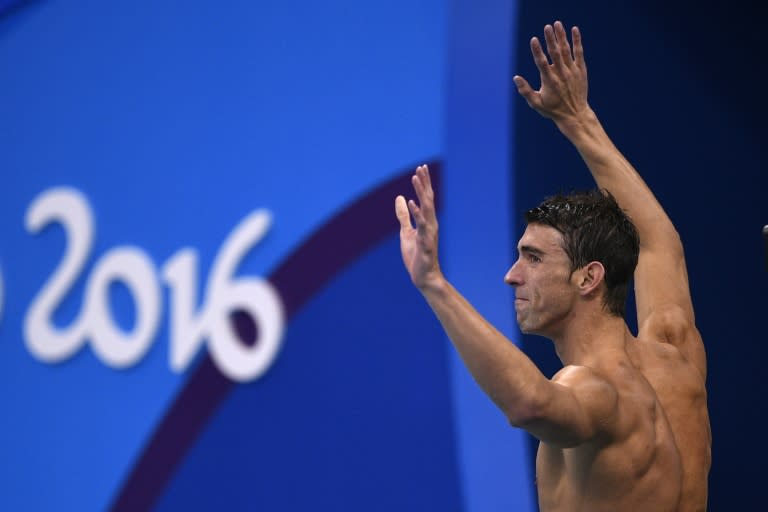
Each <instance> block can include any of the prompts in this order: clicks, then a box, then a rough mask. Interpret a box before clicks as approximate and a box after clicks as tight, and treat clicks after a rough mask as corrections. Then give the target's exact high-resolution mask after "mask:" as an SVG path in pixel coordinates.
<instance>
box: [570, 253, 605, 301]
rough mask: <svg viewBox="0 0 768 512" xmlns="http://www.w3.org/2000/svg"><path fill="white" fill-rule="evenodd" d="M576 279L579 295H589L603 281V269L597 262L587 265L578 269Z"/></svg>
mask: <svg viewBox="0 0 768 512" xmlns="http://www.w3.org/2000/svg"><path fill="white" fill-rule="evenodd" d="M578 279H579V281H578V283H577V284H578V286H579V293H580V294H581V295H583V296H586V295H590V294H591V293H593V292H594V291H595V290H597V289H598V288H599V287H600V285H601V284H602V283H603V282H604V281H605V267H603V264H602V263H600V262H599V261H592V262H590V263H587V264H586V265H585V266H583V267H582V268H581V269H579V276H578Z"/></svg>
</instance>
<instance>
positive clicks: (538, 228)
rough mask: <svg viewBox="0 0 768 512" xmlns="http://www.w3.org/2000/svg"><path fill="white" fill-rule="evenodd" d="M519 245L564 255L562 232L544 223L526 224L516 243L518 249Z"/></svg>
mask: <svg viewBox="0 0 768 512" xmlns="http://www.w3.org/2000/svg"><path fill="white" fill-rule="evenodd" d="M521 247H533V248H535V249H538V250H539V251H543V252H545V253H547V254H563V255H565V250H563V235H562V233H560V232H559V231H558V230H556V229H555V228H553V227H551V226H547V225H546V224H538V223H532V224H528V227H526V228H525V232H524V233H523V236H522V237H520V241H519V242H518V243H517V249H518V250H520V248H521Z"/></svg>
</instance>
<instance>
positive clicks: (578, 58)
mask: <svg viewBox="0 0 768 512" xmlns="http://www.w3.org/2000/svg"><path fill="white" fill-rule="evenodd" d="M571 37H572V39H573V51H571V46H570V45H569V44H568V36H567V34H566V32H565V27H563V24H562V23H561V22H559V21H556V22H555V23H554V26H552V25H547V26H545V27H544V39H545V40H546V43H547V53H548V54H549V59H547V55H546V54H545V53H544V49H543V48H542V46H541V42H539V39H538V38H536V37H534V38H532V39H531V53H533V60H534V62H535V63H536V67H537V68H538V70H539V73H540V75H541V88H540V89H539V90H538V91H536V90H534V89H533V88H532V87H531V85H530V84H529V83H528V81H527V80H526V79H525V78H523V77H521V76H519V75H516V76H515V77H514V78H513V80H514V82H515V85H516V86H517V92H519V93H520V95H521V96H522V97H523V98H525V101H526V102H528V105H529V106H530V107H531V108H533V109H534V110H536V112H538V113H539V114H541V115H542V116H544V117H546V118H549V119H552V120H553V121H555V122H556V123H559V122H567V121H569V120H575V119H577V118H578V116H579V115H581V114H582V113H584V112H586V111H588V110H589V105H588V103H587V66H586V64H585V62H584V48H583V47H582V44H581V32H579V29H578V27H573V28H572V29H571ZM550 60H551V61H552V62H551V63H550Z"/></svg>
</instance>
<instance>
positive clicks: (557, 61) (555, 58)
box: [544, 25, 563, 68]
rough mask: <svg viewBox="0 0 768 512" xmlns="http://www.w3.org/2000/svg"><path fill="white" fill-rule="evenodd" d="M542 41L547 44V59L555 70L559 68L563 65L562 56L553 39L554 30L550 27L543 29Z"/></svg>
mask: <svg viewBox="0 0 768 512" xmlns="http://www.w3.org/2000/svg"><path fill="white" fill-rule="evenodd" d="M544 40H545V41H546V42H547V53H548V54H549V58H550V59H552V64H554V65H555V67H556V68H559V67H561V66H562V65H563V55H562V53H561V52H560V48H558V46H557V38H556V37H555V30H554V29H553V28H552V25H547V26H545V27H544Z"/></svg>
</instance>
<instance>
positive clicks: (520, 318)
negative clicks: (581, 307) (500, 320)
mask: <svg viewBox="0 0 768 512" xmlns="http://www.w3.org/2000/svg"><path fill="white" fill-rule="evenodd" d="M517 251H518V258H517V261H516V262H515V264H514V265H513V266H512V268H510V269H509V271H508V272H507V274H506V276H504V281H505V282H506V283H507V284H509V285H510V286H512V287H513V288H514V289H515V312H516V315H517V325H518V326H519V327H520V330H521V331H522V332H524V333H526V334H539V335H542V336H547V337H549V338H552V337H556V336H557V335H558V333H559V332H560V331H561V330H562V328H563V326H564V324H565V321H566V320H567V319H568V317H569V315H570V314H571V313H572V310H573V307H574V305H575V301H576V300H577V299H578V290H577V287H576V285H575V283H573V282H572V273H571V261H570V259H569V258H568V255H567V254H566V252H565V250H564V249H563V236H562V234H561V233H560V232H559V231H557V230H556V229H555V228H553V227H550V226H547V225H544V224H535V223H534V224H529V225H528V227H527V228H526V230H525V233H523V236H522V237H521V238H520V241H519V242H518V244H517Z"/></svg>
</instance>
